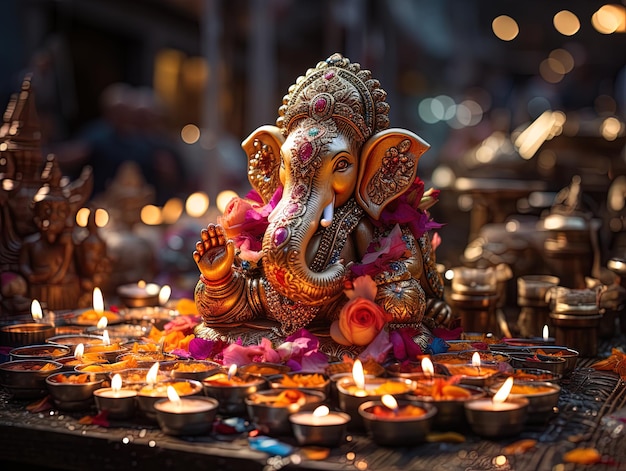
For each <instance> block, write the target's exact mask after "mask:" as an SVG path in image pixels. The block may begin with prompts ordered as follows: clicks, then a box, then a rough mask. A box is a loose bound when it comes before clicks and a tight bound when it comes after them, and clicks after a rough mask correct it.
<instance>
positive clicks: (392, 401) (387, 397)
mask: <svg viewBox="0 0 626 471" xmlns="http://www.w3.org/2000/svg"><path fill="white" fill-rule="evenodd" d="M380 400H381V402H382V403H383V404H384V405H385V406H387V407H388V408H389V409H391V410H397V409H398V401H396V398H395V397H393V396H392V395H391V394H383V397H381V398H380Z"/></svg>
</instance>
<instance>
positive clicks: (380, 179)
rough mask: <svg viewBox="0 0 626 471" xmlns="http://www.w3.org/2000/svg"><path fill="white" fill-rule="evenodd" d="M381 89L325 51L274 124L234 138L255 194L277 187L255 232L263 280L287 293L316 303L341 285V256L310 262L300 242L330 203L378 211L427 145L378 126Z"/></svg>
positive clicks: (330, 210) (324, 217)
mask: <svg viewBox="0 0 626 471" xmlns="http://www.w3.org/2000/svg"><path fill="white" fill-rule="evenodd" d="M385 97H386V93H385V92H384V90H382V89H381V88H380V85H379V83H378V81H376V80H373V79H371V76H370V72H369V71H366V70H361V69H360V66H359V65H358V64H351V63H350V62H349V61H348V60H347V59H345V58H343V57H341V56H340V55H338V54H335V55H334V56H332V57H331V58H329V59H328V60H327V61H325V62H321V63H319V64H318V65H317V67H316V68H315V69H311V70H309V71H308V73H307V75H306V76H305V77H300V78H299V79H298V80H297V81H296V84H295V85H293V86H292V87H291V88H290V93H289V94H288V95H287V96H286V97H285V98H284V100H283V103H284V105H283V106H281V108H280V109H279V115H280V117H279V119H278V121H277V126H262V127H260V128H259V129H257V130H256V131H254V132H253V133H252V134H251V135H250V136H249V137H248V138H247V139H246V140H245V141H244V142H243V144H242V147H243V148H244V150H245V151H246V153H247V154H248V156H249V173H248V176H249V180H250V183H251V185H252V186H253V187H254V188H255V189H256V190H257V191H258V192H259V193H260V194H261V196H262V197H263V199H264V200H265V201H266V202H267V201H268V200H269V199H270V198H271V196H272V195H273V194H274V191H275V190H276V188H277V187H278V186H279V185H282V186H283V195H282V198H281V200H280V202H279V203H278V205H277V206H276V208H275V209H274V211H273V212H272V214H271V215H270V217H269V222H270V224H269V227H268V228H267V230H266V232H265V237H264V241H263V252H264V258H263V267H264V271H265V276H266V279H267V280H268V281H269V282H270V283H271V285H272V287H273V288H274V289H275V290H277V291H278V292H279V293H281V294H283V295H284V296H286V297H287V298H289V299H291V300H294V301H300V302H303V303H305V304H307V305H312V306H316V305H323V304H326V303H328V302H330V301H332V300H333V299H335V298H336V297H337V296H339V295H340V294H341V293H342V291H343V287H344V283H343V282H344V279H345V275H346V269H345V267H344V265H343V264H342V263H341V261H340V260H338V259H337V258H335V259H332V260H330V263H328V264H325V266H322V267H317V268H316V269H313V268H312V266H313V260H312V259H313V257H314V256H315V255H316V254H315V253H311V250H310V249H309V245H310V242H311V240H312V238H313V237H314V235H315V234H316V233H318V231H320V230H323V228H325V227H328V226H330V225H331V224H332V223H333V219H334V217H335V211H341V208H351V209H350V210H349V212H348V213H346V211H345V210H344V213H346V214H343V216H342V217H344V218H351V217H353V218H358V219H360V218H361V216H362V215H363V212H366V213H367V214H368V215H369V216H370V217H372V218H374V219H378V217H379V215H380V213H381V211H382V210H383V209H384V208H385V206H386V205H387V204H389V203H390V202H391V201H392V200H394V199H395V198H398V197H399V196H400V195H402V193H404V192H405V191H406V190H407V189H408V188H409V187H410V185H411V184H412V183H413V181H414V180H415V177H416V172H417V162H418V159H419V157H420V156H421V155H422V154H423V153H424V152H425V151H426V150H427V149H428V147H429V146H428V144H426V143H425V142H424V141H422V140H421V139H420V138H419V137H418V136H417V135H415V134H413V133H411V132H410V131H407V130H404V129H388V126H389V120H388V117H387V114H388V110H389V107H388V105H387V103H385V102H384V99H385ZM352 208H354V209H352ZM354 224H355V223H354ZM329 230H330V229H329ZM307 249H309V250H307ZM320 250H322V249H320ZM323 250H327V249H323Z"/></svg>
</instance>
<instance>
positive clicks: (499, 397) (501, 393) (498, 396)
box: [491, 376, 513, 404]
mask: <svg viewBox="0 0 626 471" xmlns="http://www.w3.org/2000/svg"><path fill="white" fill-rule="evenodd" d="M511 388H513V376H509V377H508V378H507V379H506V381H505V382H504V384H503V385H502V386H501V387H500V389H498V392H497V393H495V394H494V395H493V399H491V401H492V402H493V403H494V404H500V403H502V402H504V401H506V398H507V397H509V393H510V392H511Z"/></svg>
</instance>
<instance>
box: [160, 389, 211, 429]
mask: <svg viewBox="0 0 626 471" xmlns="http://www.w3.org/2000/svg"><path fill="white" fill-rule="evenodd" d="M181 401H182V407H183V408H184V407H187V406H189V407H191V406H193V407H194V408H195V409H196V410H193V411H185V410H184V409H183V411H176V410H175V409H174V410H173V409H172V406H171V403H170V400H169V399H159V400H158V401H156V402H155V403H154V409H155V411H156V419H157V423H158V424H159V427H161V430H162V431H163V433H166V434H168V435H203V434H207V433H209V432H210V431H211V429H212V428H213V420H214V419H215V415H216V414H217V406H218V405H219V404H218V402H217V399H214V398H212V397H205V396H197V397H193V398H181Z"/></svg>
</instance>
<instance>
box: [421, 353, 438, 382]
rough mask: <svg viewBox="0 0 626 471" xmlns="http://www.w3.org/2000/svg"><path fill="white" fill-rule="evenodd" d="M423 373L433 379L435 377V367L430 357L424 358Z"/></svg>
mask: <svg viewBox="0 0 626 471" xmlns="http://www.w3.org/2000/svg"><path fill="white" fill-rule="evenodd" d="M422 371H423V372H424V374H425V375H426V376H428V377H431V378H432V377H433V376H434V375H435V366H434V365H433V362H432V361H431V360H430V358H428V357H424V358H422Z"/></svg>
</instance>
